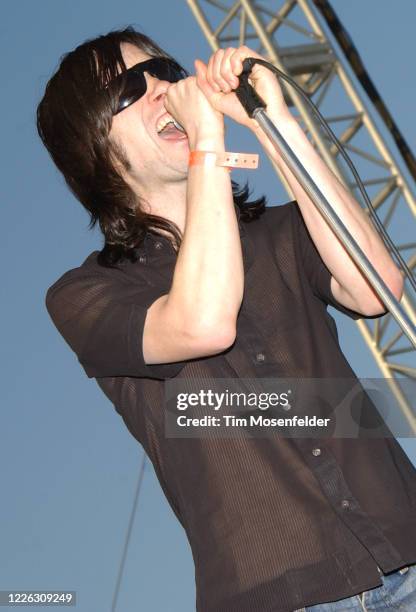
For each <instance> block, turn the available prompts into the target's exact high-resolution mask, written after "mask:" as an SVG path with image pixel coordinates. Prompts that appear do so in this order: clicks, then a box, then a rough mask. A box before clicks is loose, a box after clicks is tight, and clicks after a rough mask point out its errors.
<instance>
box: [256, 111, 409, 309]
mask: <svg viewBox="0 0 416 612" xmlns="http://www.w3.org/2000/svg"><path fill="white" fill-rule="evenodd" d="M269 115H270V117H271V119H272V120H273V121H274V122H275V123H276V125H277V126H278V128H279V131H280V132H281V133H282V135H283V137H284V138H285V140H286V141H287V142H288V143H289V145H290V147H291V148H292V150H293V151H294V153H295V154H296V155H297V157H298V158H299V159H300V160H301V162H302V164H303V166H304V167H305V169H306V170H307V171H308V173H309V174H310V176H311V177H312V179H313V180H314V182H315V183H316V185H317V186H318V187H319V189H320V190H321V191H322V193H323V194H324V196H325V197H326V199H327V200H328V201H329V202H330V204H331V206H332V207H333V209H334V210H335V212H336V213H337V214H338V216H339V217H340V218H341V219H342V221H343V223H344V224H345V225H346V227H347V228H348V230H349V232H350V233H351V234H352V236H353V237H354V239H355V240H356V241H357V243H358V244H359V246H360V247H361V249H362V250H363V252H364V253H365V255H366V256H367V257H368V259H369V260H370V261H371V263H372V265H373V266H374V268H375V269H376V270H377V272H378V273H379V274H380V276H381V277H382V278H383V280H384V281H385V283H386V284H387V285H388V286H389V288H390V289H391V291H392V292H393V293H394V294H395V295H396V297H397V298H400V296H401V291H402V285H403V282H402V277H401V274H400V272H399V270H398V268H397V267H396V265H395V263H394V262H393V260H392V259H391V257H390V255H389V253H388V251H387V249H386V247H385V246H384V243H383V241H382V239H381V237H380V236H379V235H378V233H377V231H376V230H375V228H374V226H373V225H372V223H371V221H370V220H369V219H368V217H367V215H366V214H365V212H364V210H363V209H362V208H361V206H360V205H359V204H358V202H356V200H355V199H354V198H353V197H352V196H351V194H350V193H349V192H348V191H347V190H346V189H345V188H344V187H343V185H342V184H341V183H340V182H339V181H338V179H337V178H336V177H335V175H334V174H333V173H332V171H331V170H330V169H329V168H328V167H327V166H326V164H325V163H324V162H323V161H322V159H321V158H320V157H319V155H318V154H317V153H316V152H315V150H314V149H313V147H312V145H311V144H310V142H309V141H308V139H307V138H306V136H305V134H304V133H303V131H302V130H301V128H300V127H299V125H298V124H297V122H296V121H295V120H294V119H293V118H292V117H291V116H287V117H285V118H284V119H283V120H282V118H281V117H280V118H276V117H275V118H273V114H272V113H269ZM257 136H258V138H259V140H260V142H261V143H262V144H263V146H264V148H265V149H266V151H267V152H268V154H269V156H270V157H271V158H272V159H273V160H274V161H275V162H276V164H277V165H278V167H279V169H280V170H281V172H282V174H283V175H284V177H285V178H286V180H287V182H288V184H289V186H290V188H291V190H292V192H293V194H294V197H295V198H296V200H297V201H298V204H299V207H300V209H301V212H302V216H303V218H304V220H305V224H306V226H307V228H308V231H309V233H310V235H311V238H312V240H313V241H314V243H315V245H316V247H317V249H318V251H319V253H320V255H321V257H322V259H323V261H324V262H325V264H326V266H327V267H328V269H329V270H330V272H331V274H332V276H333V277H334V279H335V280H336V281H337V283H338V284H339V286H340V291H343V292H345V297H346V299H347V300H348V297H347V296H349V303H348V305H350V306H353V305H355V306H357V307H359V308H360V309H361V311H362V312H365V311H366V310H368V311H371V309H372V305H374V304H377V303H378V304H379V303H380V302H379V300H378V298H377V296H376V294H375V293H374V291H373V289H372V288H371V287H370V285H369V284H368V282H367V281H366V280H365V278H364V276H363V275H362V274H361V272H360V271H359V269H358V268H357V266H356V265H355V263H354V262H353V260H352V259H351V257H350V256H349V255H348V253H347V251H346V250H345V249H344V247H343V246H342V244H341V243H340V241H339V240H338V238H337V237H336V236H335V234H334V233H333V231H332V229H331V228H330V226H329V225H328V224H327V222H326V221H325V219H324V218H323V217H322V215H321V213H320V212H319V210H318V209H317V208H316V207H315V205H314V204H313V202H311V200H310V198H309V196H308V195H307V194H306V192H305V191H304V189H303V188H302V186H301V185H300V183H299V182H298V181H297V179H296V178H295V177H294V176H293V174H292V172H291V171H290V170H289V168H288V167H287V165H286V164H285V162H284V161H283V160H282V158H281V156H280V154H279V153H278V152H277V151H276V150H275V149H274V147H273V145H272V144H271V143H270V141H269V140H268V138H267V137H266V136H265V135H264V133H262V132H260V130H259V131H258V133H257Z"/></svg>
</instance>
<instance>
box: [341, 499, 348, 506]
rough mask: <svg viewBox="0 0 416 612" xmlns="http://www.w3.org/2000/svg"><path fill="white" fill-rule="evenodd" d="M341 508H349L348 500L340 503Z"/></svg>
mask: <svg viewBox="0 0 416 612" xmlns="http://www.w3.org/2000/svg"><path fill="white" fill-rule="evenodd" d="M341 506H342V507H343V508H349V507H350V502H349V501H348V499H343V500H342V502H341Z"/></svg>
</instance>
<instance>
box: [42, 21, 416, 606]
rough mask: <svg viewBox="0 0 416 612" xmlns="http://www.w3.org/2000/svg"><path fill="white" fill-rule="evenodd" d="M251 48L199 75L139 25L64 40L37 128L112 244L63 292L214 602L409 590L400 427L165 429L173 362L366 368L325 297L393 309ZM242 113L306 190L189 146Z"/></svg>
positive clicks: (77, 340) (411, 481)
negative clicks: (244, 89)
mask: <svg viewBox="0 0 416 612" xmlns="http://www.w3.org/2000/svg"><path fill="white" fill-rule="evenodd" d="M249 56H257V57H260V56H258V55H257V54H256V53H255V52H254V51H252V50H250V49H248V48H246V47H240V48H239V49H234V48H229V49H226V50H219V51H217V52H216V53H214V54H213V56H212V57H211V58H210V60H209V62H208V64H207V65H205V64H204V63H203V62H202V61H200V60H196V61H195V70H196V76H189V77H186V75H185V74H184V73H182V72H181V69H180V67H178V65H177V64H175V63H174V62H173V61H172V58H169V56H168V55H167V54H166V53H165V52H164V51H163V50H162V49H160V47H158V46H157V45H156V44H155V43H154V42H153V41H151V40H150V39H149V38H147V37H145V36H143V35H142V34H140V33H138V32H135V31H134V30H132V29H127V30H124V31H119V32H112V33H110V34H107V35H106V36H103V37H99V38H98V39H95V40H92V41H89V42H87V43H84V44H83V45H80V46H79V47H78V48H77V49H75V50H74V51H73V52H71V53H69V54H67V55H66V56H65V57H64V59H63V60H62V62H61V65H60V67H59V69H58V71H57V73H56V74H55V75H54V76H53V77H52V79H51V80H50V82H49V83H48V86H47V88H46V92H45V96H44V98H43V100H42V101H41V103H40V105H39V109H38V129H39V133H40V135H41V137H42V139H43V141H44V143H45V145H46V146H47V148H48V150H49V151H50V153H51V155H52V158H53V159H54V161H55V163H56V165H57V166H58V168H59V169H60V170H61V171H62V173H63V174H64V176H65V179H66V181H67V183H68V185H69V187H70V188H71V190H72V191H73V193H74V194H75V195H76V197H77V198H78V199H79V200H80V201H81V203H82V204H83V205H84V206H85V208H86V209H87V210H88V212H89V213H90V215H91V223H92V224H94V223H96V222H97V221H98V222H99V223H100V227H101V229H102V232H103V235H104V246H103V249H102V250H101V251H100V252H97V251H94V252H93V253H91V254H90V255H89V256H88V257H87V259H86V260H85V261H84V262H83V263H82V264H81V265H80V266H79V267H78V268H75V269H72V270H69V271H67V272H66V273H65V274H63V275H62V276H61V277H60V278H59V279H58V280H57V281H56V282H55V283H54V284H53V285H52V286H51V287H50V288H49V289H48V292H47V296H46V305H47V308H48V311H49V313H50V316H51V317H52V319H53V321H54V323H55V325H56V327H57V328H58V330H59V331H60V333H61V334H62V336H63V337H64V338H65V340H66V341H67V342H68V344H69V345H70V346H71V348H72V349H73V350H74V351H75V353H76V355H77V357H78V359H79V361H80V363H81V364H82V366H83V367H84V369H85V371H86V373H87V375H88V376H89V377H94V378H96V380H97V383H98V384H99V385H100V387H101V388H102V390H103V391H104V393H105V394H106V395H107V397H108V398H109V399H110V400H111V401H112V402H113V404H114V406H115V408H116V410H117V411H118V412H119V413H120V415H121V416H122V418H123V419H124V421H125V423H126V425H127V427H128V428H129V430H130V432H131V433H132V435H134V436H135V438H136V439H137V440H138V441H139V442H140V443H141V444H142V445H143V447H144V449H145V450H146V452H147V454H148V456H149V457H150V459H151V461H152V463H153V466H154V468H155V471H156V474H157V476H158V479H159V481H160V484H161V486H162V488H163V491H164V493H165V495H166V497H167V499H168V501H169V503H170V505H171V507H172V509H173V511H174V512H175V514H176V516H177V518H178V520H179V521H180V522H181V524H182V525H183V527H184V529H185V530H186V533H187V537H188V538H189V542H190V545H191V548H192V553H193V557H194V561H195V578H196V607H197V610H198V611H201V612H202V611H203V612H214V611H215V612H234V611H235V612H253V611H256V612H257V611H258V612H266V611H271V610H273V611H279V612H291V611H293V610H295V609H302V610H308V611H309V610H343V609H346V608H347V607H348V609H350V610H361V609H363V607H364V606H365V605H366V604H368V605H369V606H372V607H371V609H390V608H389V607H388V606H389V605H391V606H393V607H394V606H399V605H400V606H402V607H401V609H403V610H405V609H406V610H411V609H413V608H414V606H415V605H416V593H415V585H416V568H415V566H414V565H412V564H414V563H415V562H416V529H415V527H416V513H415V511H416V470H415V469H414V468H413V466H412V464H411V463H410V461H409V460H408V458H407V456H406V455H405V453H404V452H403V450H402V449H401V447H400V445H399V444H398V443H397V441H396V440H395V439H393V438H379V439H371V440H370V439H367V440H362V439H351V438H349V439H340V438H337V439H335V438H328V439H325V440H323V439H320V440H319V441H317V440H314V439H313V438H309V439H305V438H299V439H296V438H281V439H275V438H273V439H270V438H243V439H237V438H230V439H217V438H215V437H211V438H210V437H198V438H196V437H194V438H189V439H183V438H178V437H176V438H175V437H167V436H166V434H165V429H164V422H165V421H164V380H166V379H169V378H173V377H177V378H178V379H181V378H182V379H183V380H192V379H196V378H203V379H206V380H210V379H212V380H213V379H215V378H240V379H243V378H269V377H285V376H286V377H297V378H308V377H315V378H328V379H331V378H337V377H340V378H341V377H347V378H348V377H354V376H355V375H354V373H353V371H352V370H351V368H350V366H349V364H348V363H347V361H346V359H345V357H344V355H343V354H342V352H341V350H340V347H339V344H338V338H337V331H336V326H335V323H334V321H333V319H332V317H330V315H329V314H328V312H327V310H326V307H327V304H332V305H333V306H335V307H336V308H338V309H339V310H340V311H342V312H344V313H345V314H347V315H348V316H350V317H352V318H360V317H369V316H373V317H374V316H380V315H382V314H383V313H384V312H385V308H384V306H383V304H382V303H381V302H380V301H379V299H378V297H377V296H376V295H375V293H374V292H373V290H372V289H371V287H370V286H369V285H368V283H367V281H366V280H365V278H363V276H362V275H361V273H360V272H359V270H358V269H357V268H356V266H355V264H354V263H353V261H352V260H351V259H350V257H349V256H348V254H347V253H346V252H345V250H344V249H343V247H342V246H341V245H340V243H339V242H338V240H337V239H336V237H335V235H334V234H333V232H332V230H331V229H330V228H329V227H328V226H327V224H326V222H325V221H324V219H323V218H322V217H321V215H320V213H319V212H318V211H317V210H316V209H315V207H314V205H313V204H312V203H311V202H310V200H309V199H308V197H307V195H306V194H305V193H304V191H303V189H302V187H301V186H300V185H299V184H298V182H297V181H296V180H295V179H294V177H293V176H292V174H291V172H290V171H289V170H288V169H287V167H286V166H285V164H284V162H283V161H282V159H281V158H280V156H279V154H278V153H277V152H276V151H275V150H274V148H273V147H272V146H271V145H270V144H269V143H268V142H267V140H266V138H265V137H264V136H263V135H262V133H261V132H260V130H259V128H258V126H257V124H256V122H255V121H254V120H252V119H249V118H248V117H247V115H246V113H245V111H244V110H243V109H242V107H241V106H240V104H239V102H238V100H237V98H236V96H235V94H234V93H233V92H232V89H234V88H235V87H236V86H237V84H238V76H239V74H240V73H241V70H242V61H243V60H244V58H245V57H249ZM152 58H159V60H158V61H157V62H154V61H153V62H151V63H145V62H149V60H151V59H152ZM160 58H162V59H160ZM163 58H165V59H163ZM166 58H167V59H166ZM181 77H186V78H181ZM178 79H179V80H178ZM252 82H253V85H254V87H255V89H256V91H257V92H258V93H259V95H260V96H261V97H262V98H263V99H264V100H265V102H266V103H267V110H268V113H269V116H270V117H271V118H272V120H274V121H275V122H277V123H278V125H279V127H280V130H281V132H282V133H283V135H284V136H285V137H286V139H287V140H288V141H289V143H290V145H291V147H292V148H293V150H294V151H295V153H297V154H298V155H299V156H300V158H301V159H302V162H303V164H304V166H305V167H306V169H307V170H308V171H309V173H310V174H311V175H312V177H313V178H314V180H315V182H316V183H317V184H318V186H319V187H320V188H321V190H322V191H323V192H324V194H325V195H326V197H327V198H328V200H329V201H330V202H331V204H332V205H333V207H334V209H335V210H336V212H337V213H338V215H339V216H340V217H341V218H342V219H343V221H344V223H345V225H346V226H347V227H348V228H349V230H350V232H351V233H352V234H353V235H354V237H355V239H356V240H357V242H358V243H359V245H360V246H361V248H362V249H363V251H364V252H365V253H366V255H367V257H368V258H369V259H370V260H371V262H372V263H373V265H374V267H375V268H376V269H377V271H378V272H379V274H380V275H381V276H382V277H383V279H384V281H385V282H386V284H387V285H388V286H389V287H390V289H391V291H392V292H393V293H394V294H395V296H396V297H397V299H400V297H401V294H402V289H403V282H402V278H401V275H400V273H399V271H398V269H397V268H396V266H395V265H394V262H393V261H392V260H391V258H390V256H389V254H388V252H387V251H386V249H385V247H384V245H383V243H382V241H381V239H380V237H379V236H378V234H377V232H376V231H375V230H374V229H373V227H372V225H371V223H370V222H369V221H368V219H367V218H366V215H365V214H364V212H363V211H362V210H361V208H360V206H359V205H358V204H357V202H356V201H355V200H354V199H353V198H352V197H351V195H350V194H349V193H347V192H346V190H345V189H344V188H343V187H342V185H341V184H340V183H339V182H338V181H337V179H336V178H335V177H334V176H333V174H332V173H331V172H330V170H329V169H328V168H327V167H326V165H325V164H324V163H323V162H322V161H321V159H320V158H319V157H318V156H317V155H316V153H315V151H314V150H313V148H312V147H311V145H310V144H309V142H308V140H307V138H306V137H305V136H304V134H303V132H302V131H301V129H300V128H299V127H298V125H297V123H296V122H295V121H294V120H293V119H292V117H291V115H290V113H289V111H288V109H287V106H286V104H285V101H284V98H283V96H282V92H281V89H280V87H279V85H278V82H277V80H276V79H275V77H274V76H273V75H272V74H271V73H270V72H269V71H268V70H267V69H265V68H264V67H261V66H256V67H255V68H254V69H253V72H252ZM225 115H227V116H229V117H231V118H232V119H234V120H235V121H237V122H239V123H240V124H242V125H243V126H246V127H248V128H249V129H251V130H252V131H253V132H254V133H255V134H256V136H257V138H258V139H259V140H260V142H261V143H262V145H263V146H264V148H265V150H266V151H267V152H268V153H269V154H270V156H271V157H272V158H273V159H274V160H275V161H276V163H277V164H278V166H279V167H280V169H281V170H282V172H283V174H284V176H285V177H286V180H287V182H288V183H289V185H290V188H291V190H292V192H293V194H294V196H295V198H296V201H294V202H289V203H288V204H285V205H282V206H277V207H264V205H263V204H264V203H263V202H262V201H261V200H260V201H257V202H254V203H249V202H247V201H246V200H247V190H245V191H244V190H240V191H239V190H238V186H237V185H236V184H235V183H232V181H231V180H230V173H229V170H228V169H227V167H224V166H221V165H213V164H212V163H211V164H210V163H204V162H205V161H206V160H208V157H207V156H204V154H203V153H202V154H200V155H201V156H202V157H201V159H200V158H196V159H195V156H192V157H190V152H192V151H202V152H204V151H205V152H214V153H215V154H216V155H217V156H218V157H216V159H217V160H219V159H220V157H221V154H223V153H224V152H225V145H224V116H225ZM173 120H175V121H176V124H175V123H174V122H173ZM180 126H182V127H183V130H184V131H183V130H181V129H179V128H180ZM190 159H192V160H193V161H196V162H198V163H191V164H190ZM199 162H200V163H199ZM325 602H327V603H326V605H325ZM331 602H332V603H331ZM388 602H390V603H388ZM318 604H323V605H321V606H319V605H318ZM343 605H344V606H345V607H342V606H343ZM315 606H316V607H315ZM377 606H379V607H377Z"/></svg>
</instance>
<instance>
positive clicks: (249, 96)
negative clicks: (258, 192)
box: [235, 58, 416, 348]
mask: <svg viewBox="0 0 416 612" xmlns="http://www.w3.org/2000/svg"><path fill="white" fill-rule="evenodd" d="M254 62H255V58H247V59H245V60H244V62H243V68H244V69H243V72H242V73H241V75H240V77H239V78H240V83H239V86H238V87H237V89H236V90H235V93H236V95H237V97H238V99H239V100H240V102H241V104H242V105H243V107H244V109H245V110H246V112H247V114H248V115H249V117H251V118H253V119H255V120H256V121H257V123H258V124H259V126H260V127H261V128H262V130H263V131H264V133H265V134H266V135H267V136H268V138H269V139H270V141H271V142H272V144H273V145H274V147H275V148H276V150H277V151H279V153H280V154H281V156H282V158H283V160H284V161H285V162H286V164H287V165H288V167H289V168H290V170H291V171H292V172H293V174H294V176H295V177H296V179H297V180H298V181H299V183H300V184H301V185H302V187H303V189H304V190H305V192H306V193H307V194H308V196H309V197H310V199H311V200H312V202H313V203H314V205H315V206H316V207H317V208H318V210H319V211H320V212H321V214H322V215H323V216H324V218H325V219H326V221H327V222H328V224H329V225H330V227H331V228H332V230H333V232H334V234H335V235H336V236H337V237H338V238H339V240H340V241H341V243H342V244H343V246H344V247H345V249H346V250H347V252H348V254H349V255H350V256H351V258H352V259H353V260H354V262H355V263H356V264H357V266H358V267H359V269H360V270H361V272H363V274H364V275H365V277H366V278H367V280H368V281H369V283H370V284H371V286H372V287H373V289H374V290H375V292H376V293H377V295H378V297H379V298H380V300H381V301H382V302H383V304H384V305H385V306H386V308H387V309H388V310H389V312H390V313H391V315H392V316H393V317H394V318H395V320H396V321H397V323H398V325H399V326H400V327H401V329H402V330H403V332H404V334H405V335H406V336H407V337H408V338H409V340H410V342H411V343H412V344H413V346H414V347H415V348H416V327H415V326H414V325H413V323H412V321H411V319H410V317H409V316H408V315H407V313H406V311H405V310H404V309H403V307H402V306H401V304H400V303H399V301H398V300H397V299H396V298H395V297H394V295H393V293H392V292H391V291H390V289H389V288H388V287H387V285H386V284H385V282H384V281H383V279H382V278H381V277H380V275H379V274H378V272H377V271H376V270H375V268H374V266H373V265H372V264H371V262H370V261H369V260H368V258H367V257H366V255H365V254H364V252H363V251H362V249H361V248H360V246H359V245H358V243H357V242H356V241H355V240H354V238H353V237H352V235H351V234H350V232H349V231H348V229H347V228H346V226H345V225H344V224H343V222H342V221H341V219H340V218H339V217H338V215H337V214H336V212H335V211H334V210H333V208H332V207H331V204H330V203H329V202H328V200H327V199H326V198H325V196H324V194H323V193H322V192H321V190H320V189H319V187H318V186H317V185H316V183H315V182H314V181H313V179H312V177H311V176H310V174H309V173H308V172H307V170H306V169H305V167H304V166H303V164H302V162H301V161H300V160H299V158H298V157H297V156H296V154H295V153H294V152H293V150H292V149H291V147H290V146H289V144H288V143H287V142H286V140H285V139H284V138H283V136H282V134H281V133H280V132H279V130H278V128H277V127H276V125H275V124H274V123H273V121H271V119H270V118H269V116H268V115H267V113H266V111H265V108H266V105H265V103H264V101H263V100H262V99H261V98H260V96H259V95H258V94H257V93H256V91H255V90H254V88H253V87H252V86H251V85H250V83H249V82H248V77H249V73H250V71H251V67H252V65H253V63H254Z"/></svg>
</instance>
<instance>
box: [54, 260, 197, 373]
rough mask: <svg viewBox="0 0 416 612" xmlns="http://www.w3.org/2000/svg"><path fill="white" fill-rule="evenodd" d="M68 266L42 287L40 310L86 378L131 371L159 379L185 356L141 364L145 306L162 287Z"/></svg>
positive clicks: (177, 369) (176, 367)
mask: <svg viewBox="0 0 416 612" xmlns="http://www.w3.org/2000/svg"><path fill="white" fill-rule="evenodd" d="M73 272H74V271H72V270H70V271H69V272H67V273H66V274H64V275H63V276H62V277H61V278H60V279H58V281H56V282H55V283H54V284H53V285H51V287H49V289H48V290H47V292H46V297H45V304H46V309H47V311H48V313H49V315H50V317H51V319H52V321H53V323H54V325H55V327H56V328H57V329H58V331H59V332H60V334H61V335H62V336H63V338H64V339H65V341H66V342H67V343H68V344H69V346H70V347H71V349H72V350H73V351H74V352H75V353H76V355H77V357H78V361H79V362H80V363H81V365H82V366H83V368H84V370H85V372H86V374H87V376H88V377H89V378H93V377H94V378H100V377H106V376H134V377H144V378H157V379H161V380H164V379H166V378H171V377H174V376H176V375H177V374H178V373H179V372H180V371H181V369H182V368H183V367H184V365H185V363H186V362H185V361H178V362H174V363H161V364H146V363H145V361H144V356H143V330H144V323H145V318H146V314H147V309H148V308H149V306H150V305H151V304H152V303H153V302H154V301H155V300H156V299H157V298H158V297H160V295H162V294H163V292H162V291H161V290H160V289H159V290H158V289H157V288H156V287H152V286H150V285H147V284H146V283H145V281H143V282H141V283H121V282H118V281H114V280H112V279H111V278H107V277H105V276H100V275H88V274H87V275H83V276H82V275H81V276H79V275H77V274H74V273H73Z"/></svg>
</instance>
